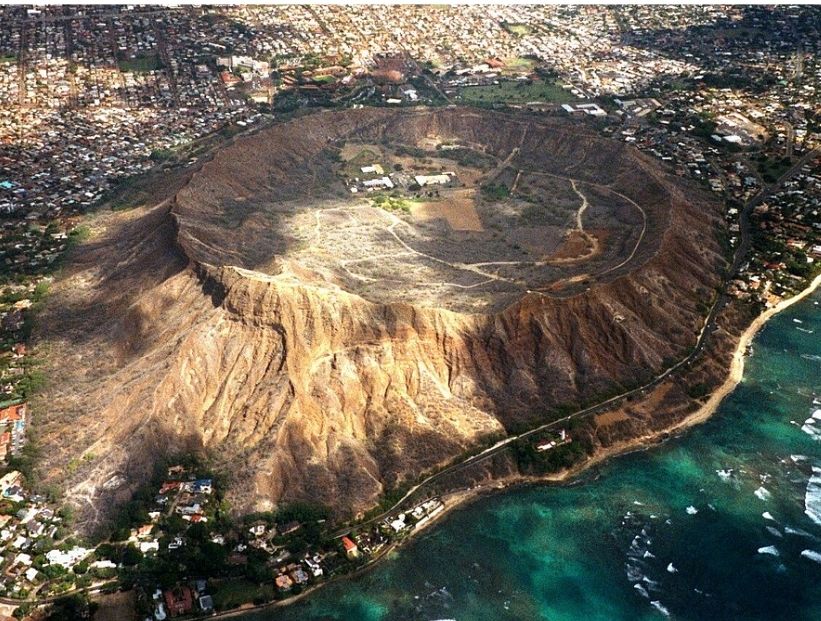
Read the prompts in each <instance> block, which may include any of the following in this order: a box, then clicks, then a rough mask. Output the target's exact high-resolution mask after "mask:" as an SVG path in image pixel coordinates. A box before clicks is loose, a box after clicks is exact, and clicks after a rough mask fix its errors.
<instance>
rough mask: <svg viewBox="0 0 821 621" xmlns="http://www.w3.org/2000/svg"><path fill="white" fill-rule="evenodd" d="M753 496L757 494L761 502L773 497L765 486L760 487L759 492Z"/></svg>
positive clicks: (755, 492) (756, 491)
mask: <svg viewBox="0 0 821 621" xmlns="http://www.w3.org/2000/svg"><path fill="white" fill-rule="evenodd" d="M753 494H755V495H756V497H757V498H760V499H761V500H769V499H770V496H772V494H770V492H769V491H768V490H767V488H765V487H764V486H762V487H759V488H758V489H757V490H755V491H754V492H753Z"/></svg>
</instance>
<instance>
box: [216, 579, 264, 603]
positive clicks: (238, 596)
mask: <svg viewBox="0 0 821 621" xmlns="http://www.w3.org/2000/svg"><path fill="white" fill-rule="evenodd" d="M212 588H213V597H214V607H215V608H216V609H217V610H229V609H231V608H238V607H239V606H242V605H243V604H247V603H249V602H260V603H261V602H269V601H271V600H273V599H274V598H275V595H276V593H275V591H274V585H273V583H268V584H262V585H260V584H255V583H253V582H251V581H250V580H226V581H224V582H220V583H218V584H217V583H215V584H213V585H212Z"/></svg>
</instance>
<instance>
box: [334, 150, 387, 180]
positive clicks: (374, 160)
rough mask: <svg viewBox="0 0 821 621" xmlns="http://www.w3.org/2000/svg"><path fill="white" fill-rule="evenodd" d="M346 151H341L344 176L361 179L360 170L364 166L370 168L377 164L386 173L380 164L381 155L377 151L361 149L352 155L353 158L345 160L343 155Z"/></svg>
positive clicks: (383, 166)
mask: <svg viewBox="0 0 821 621" xmlns="http://www.w3.org/2000/svg"><path fill="white" fill-rule="evenodd" d="M346 150H348V149H347V148H346V149H343V153H342V159H343V161H344V167H343V169H344V172H345V174H346V175H348V176H349V177H361V176H362V170H361V169H362V168H363V167H365V166H371V165H373V164H379V165H380V166H382V168H383V169H385V170H386V172H387V169H386V167H385V165H384V164H383V163H382V154H381V153H379V151H377V150H375V149H371V148H368V147H363V148H362V150H360V151H359V152H357V153H356V154H355V155H353V157H350V158H349V159H346V157H345V153H344V152H345V151H346Z"/></svg>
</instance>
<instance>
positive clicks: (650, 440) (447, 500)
mask: <svg viewBox="0 0 821 621" xmlns="http://www.w3.org/2000/svg"><path fill="white" fill-rule="evenodd" d="M819 287H821V274H818V275H817V276H816V277H815V278H814V279H813V280H812V281H811V282H810V283H809V285H808V286H807V287H806V288H804V289H803V290H802V291H800V292H799V293H797V294H796V295H794V296H792V297H790V298H786V299H784V300H782V301H781V302H779V303H778V304H776V305H775V306H773V307H772V308H769V309H767V310H765V311H764V312H762V313H761V314H759V315H758V316H757V317H756V318H755V319H754V320H753V321H752V322H751V323H750V325H749V326H747V328H746V329H745V330H744V331H743V332H742V333H741V335H740V336H739V339H738V343H737V344H736V348H735V350H734V351H733V356H732V359H731V361H730V366H729V369H728V370H727V375H726V377H725V379H724V381H723V382H722V383H721V385H720V386H718V387H717V388H716V389H715V390H714V391H713V392H712V393H711V394H710V397H709V398H708V399H707V401H706V402H704V403H703V404H702V405H701V406H700V407H699V408H698V410H696V411H695V412H693V413H692V414H690V415H688V416H686V417H685V418H683V419H682V420H680V421H679V422H677V423H675V424H674V425H672V426H670V427H668V428H666V429H663V430H660V431H658V432H655V433H652V434H647V435H643V436H639V437H636V438H633V439H632V440H628V441H624V442H621V443H618V444H614V445H613V446H610V447H608V448H606V449H604V450H602V451H599V452H598V453H596V454H594V455H592V456H591V457H590V458H589V459H587V460H585V461H584V462H582V463H580V464H577V465H576V466H573V467H571V468H569V469H567V470H563V471H561V472H558V473H554V474H548V475H544V476H539V477H530V476H522V475H517V476H511V477H508V478H503V479H496V480H490V481H488V482H487V483H482V484H480V485H478V486H476V487H472V488H469V489H461V490H456V491H454V492H450V493H448V494H444V495H443V496H442V500H443V502H444V510H443V511H441V512H440V513H439V514H438V515H437V516H435V517H434V518H433V519H431V520H429V521H428V522H427V523H426V524H425V525H424V526H422V527H421V528H419V529H417V530H415V531H413V532H412V533H410V534H409V535H408V537H407V538H405V539H404V540H402V541H399V542H396V543H394V544H391V545H389V546H387V547H386V548H385V549H384V550H383V551H381V552H380V553H379V555H378V556H377V557H376V558H374V559H373V560H372V561H371V562H370V563H368V564H367V565H365V566H363V567H361V568H359V569H357V570H355V571H353V572H351V573H349V574H344V575H341V576H339V577H337V578H331V579H330V580H326V581H324V582H322V583H320V584H316V585H313V586H312V587H310V588H308V589H306V590H305V591H303V592H302V593H299V594H298V595H294V596H291V597H288V598H286V599H282V600H274V601H271V602H266V603H264V604H259V605H256V606H255V605H250V606H246V607H239V608H234V609H231V610H226V611H223V612H218V613H216V614H214V615H212V617H211V618H222V619H227V618H233V617H237V616H241V615H245V614H251V613H254V612H261V611H263V610H265V609H269V608H284V607H286V606H291V605H293V604H296V603H297V602H298V601H300V600H302V599H305V598H306V597H307V596H308V595H310V594H312V593H314V592H315V591H318V590H319V589H321V588H323V587H325V586H327V585H329V584H332V583H334V582H340V581H342V580H346V579H350V578H355V577H357V576H360V575H362V574H364V573H366V572H368V571H371V570H372V569H374V568H376V567H377V566H378V565H379V564H381V562H382V561H383V560H384V559H385V558H386V557H388V556H389V555H390V554H391V553H392V552H397V551H399V550H400V549H402V548H403V547H404V546H406V545H407V544H409V543H411V542H413V541H414V540H415V539H416V538H417V536H418V535H419V534H421V533H423V532H425V531H426V530H428V529H429V528H430V527H431V526H432V525H433V524H439V523H440V522H441V521H442V520H443V519H444V518H445V516H447V515H449V514H450V513H451V512H452V511H455V510H456V509H464V508H465V507H467V506H468V505H470V504H471V503H473V502H475V501H477V500H479V499H480V498H483V497H485V496H488V495H491V494H496V493H499V492H502V491H507V490H510V489H513V488H516V487H522V486H525V485H539V484H542V485H544V484H568V482H569V481H570V480H572V479H574V478H576V477H577V476H579V475H580V474H582V473H583V472H585V471H587V470H589V469H590V468H591V467H593V466H596V465H598V464H601V463H603V462H605V461H607V460H609V459H611V458H613V457H617V456H619V455H625V454H628V453H633V452H637V451H642V450H647V449H649V448H652V447H653V446H656V445H659V444H661V443H663V442H665V441H666V440H668V439H670V438H672V437H675V436H678V435H680V434H681V433H683V432H684V431H686V430H687V429H689V428H690V427H693V426H695V425H698V424H701V423H703V422H705V421H707V420H708V419H709V418H710V417H711V416H712V415H713V414H714V413H715V412H716V410H717V409H718V407H719V406H720V405H721V403H722V402H723V401H724V399H725V398H726V397H727V396H728V395H730V394H731V393H732V392H733V391H734V390H735V388H736V387H737V386H738V384H739V383H740V382H741V380H742V379H743V376H744V359H745V357H746V356H745V352H746V350H747V348H748V347H749V345H750V343H751V342H752V341H753V339H754V338H755V336H756V334H758V332H759V331H760V330H761V328H763V327H764V326H765V325H766V323H767V322H768V321H769V320H770V319H772V318H773V317H774V316H776V315H777V314H778V313H780V312H782V311H784V310H786V309H787V308H789V307H790V306H792V305H793V304H796V303H797V302H800V301H801V300H803V299H805V298H806V297H808V296H810V295H812V294H813V293H814V292H815V291H816V290H817V289H818V288H819Z"/></svg>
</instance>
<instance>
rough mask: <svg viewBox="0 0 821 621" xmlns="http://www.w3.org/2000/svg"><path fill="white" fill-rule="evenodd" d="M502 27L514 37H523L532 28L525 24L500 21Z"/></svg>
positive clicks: (531, 30)
mask: <svg viewBox="0 0 821 621" xmlns="http://www.w3.org/2000/svg"><path fill="white" fill-rule="evenodd" d="M502 28H504V29H505V30H507V31H508V32H509V33H510V34H512V35H513V36H515V37H524V36H527V35H529V34H530V33H532V32H533V29H532V28H531V27H530V26H528V25H527V24H517V23H511V22H502Z"/></svg>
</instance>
